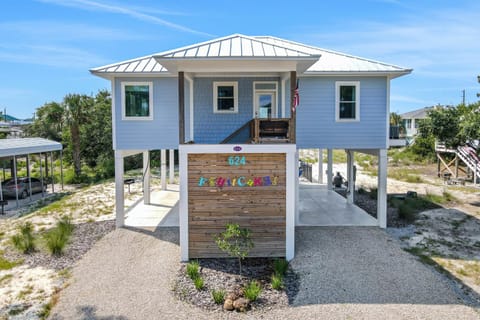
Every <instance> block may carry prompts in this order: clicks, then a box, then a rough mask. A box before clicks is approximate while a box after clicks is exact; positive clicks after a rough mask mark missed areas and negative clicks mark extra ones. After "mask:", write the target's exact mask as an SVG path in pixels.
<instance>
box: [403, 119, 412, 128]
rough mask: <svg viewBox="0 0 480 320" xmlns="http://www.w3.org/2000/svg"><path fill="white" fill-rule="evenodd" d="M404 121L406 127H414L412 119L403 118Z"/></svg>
mask: <svg viewBox="0 0 480 320" xmlns="http://www.w3.org/2000/svg"><path fill="white" fill-rule="evenodd" d="M403 123H404V125H405V128H407V129H411V128H412V119H403Z"/></svg>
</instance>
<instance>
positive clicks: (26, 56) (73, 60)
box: [0, 44, 107, 69]
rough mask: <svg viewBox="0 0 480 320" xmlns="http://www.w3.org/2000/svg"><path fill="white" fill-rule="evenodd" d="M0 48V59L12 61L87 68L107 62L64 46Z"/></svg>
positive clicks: (82, 51) (85, 52) (0, 45)
mask: <svg viewBox="0 0 480 320" xmlns="http://www.w3.org/2000/svg"><path fill="white" fill-rule="evenodd" d="M0 49H1V50H0V61H6V62H14V63H28V64H36V65H43V66H50V67H65V68H70V69H72V68H79V69H87V68H89V67H92V66H94V65H101V64H105V63H106V62H107V61H106V60H105V59H103V58H101V57H100V56H98V55H96V54H93V53H91V52H88V51H85V50H81V49H77V48H72V47H66V46H57V45H55V46H46V45H16V46H12V45H11V44H8V45H2V44H0Z"/></svg>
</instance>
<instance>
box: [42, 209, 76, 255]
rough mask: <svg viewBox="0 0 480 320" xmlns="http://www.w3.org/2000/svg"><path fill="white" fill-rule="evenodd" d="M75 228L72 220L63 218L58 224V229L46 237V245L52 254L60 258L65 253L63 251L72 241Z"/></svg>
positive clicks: (48, 233) (54, 229)
mask: <svg viewBox="0 0 480 320" xmlns="http://www.w3.org/2000/svg"><path fill="white" fill-rule="evenodd" d="M73 228H74V226H73V224H72V219H71V218H70V217H68V216H63V217H62V218H61V219H60V220H59V221H58V222H57V225H56V227H55V228H53V229H52V230H50V231H48V232H47V233H46V234H45V235H44V240H45V244H46V246H47V249H48V251H49V252H50V253H51V254H53V255H57V256H59V255H61V254H62V253H63V249H64V248H65V246H66V245H67V244H68V241H69V240H70V237H71V235H72V232H73Z"/></svg>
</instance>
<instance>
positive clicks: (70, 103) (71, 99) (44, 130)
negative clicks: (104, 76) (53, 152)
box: [26, 90, 115, 182]
mask: <svg viewBox="0 0 480 320" xmlns="http://www.w3.org/2000/svg"><path fill="white" fill-rule="evenodd" d="M111 104H112V101H111V96H110V93H109V92H108V91H106V90H102V91H99V92H98V93H97V94H96V95H95V96H89V95H83V94H68V95H66V96H65V97H64V98H63V101H61V102H48V103H46V104H44V105H43V106H41V107H39V108H38V109H37V111H36V117H35V119H34V121H33V123H32V124H31V125H29V126H28V127H27V129H26V133H27V135H29V136H36V137H43V138H47V139H51V140H55V141H58V142H61V143H62V145H63V148H64V160H65V162H66V163H67V164H71V165H72V166H73V172H74V174H73V177H72V181H71V182H86V181H87V180H91V177H88V176H87V175H86V174H85V173H84V169H85V167H84V166H87V169H91V170H89V171H90V172H95V178H97V179H103V178H108V177H112V176H113V175H114V173H115V169H114V168H115V166H114V159H113V149H112V111H111Z"/></svg>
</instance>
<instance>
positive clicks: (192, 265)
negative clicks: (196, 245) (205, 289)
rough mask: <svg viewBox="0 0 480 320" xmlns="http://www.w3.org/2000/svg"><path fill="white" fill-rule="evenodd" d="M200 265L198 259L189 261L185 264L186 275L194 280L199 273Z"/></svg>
mask: <svg viewBox="0 0 480 320" xmlns="http://www.w3.org/2000/svg"><path fill="white" fill-rule="evenodd" d="M199 268H200V265H199V263H198V261H191V262H189V263H188V264H187V275H188V277H189V278H190V279H192V280H195V279H196V278H198V277H199V276H200V273H199V271H198V270H199Z"/></svg>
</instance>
